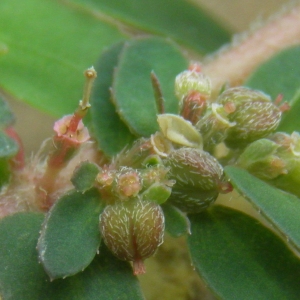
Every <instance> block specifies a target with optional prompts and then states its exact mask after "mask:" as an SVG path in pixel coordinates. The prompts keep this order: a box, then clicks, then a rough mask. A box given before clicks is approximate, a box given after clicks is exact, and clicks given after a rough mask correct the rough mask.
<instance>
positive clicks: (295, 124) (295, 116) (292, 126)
mask: <svg viewBox="0 0 300 300" xmlns="http://www.w3.org/2000/svg"><path fill="white" fill-rule="evenodd" d="M299 87H300V85H299ZM289 104H290V106H291V108H290V110H288V111H286V112H284V113H283V115H282V119H281V122H280V124H279V127H278V129H277V131H284V132H287V133H292V132H293V131H298V132H300V118H299V111H300V89H299V90H297V91H296V94H295V95H294V97H293V98H292V100H291V101H290V103H289Z"/></svg>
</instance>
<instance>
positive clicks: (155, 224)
mask: <svg viewBox="0 0 300 300" xmlns="http://www.w3.org/2000/svg"><path fill="white" fill-rule="evenodd" d="M164 227H165V221H164V215H163V212H162V209H161V207H160V206H159V205H157V204H156V203H154V202H150V201H141V200H131V201H128V202H120V203H117V204H115V205H109V206H107V207H106V208H105V209H104V211H103V213H102V214H101V215H100V231H101V234H102V237H103V239H104V242H105V244H106V245H107V247H108V248H109V249H110V250H111V251H112V253H113V254H114V255H115V256H117V257H118V258H119V259H121V260H126V261H132V262H133V271H134V274H135V275H137V274H143V273H145V268H144V264H143V261H144V259H146V258H148V257H150V256H151V255H153V254H154V252H155V251H156V249H157V248H158V246H159V245H161V244H162V242H163V234H164Z"/></svg>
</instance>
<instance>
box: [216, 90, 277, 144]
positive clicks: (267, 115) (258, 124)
mask: <svg viewBox="0 0 300 300" xmlns="http://www.w3.org/2000/svg"><path fill="white" fill-rule="evenodd" d="M218 102H219V103H220V104H222V105H223V106H224V109H225V110H227V112H228V120H229V121H230V122H232V123H235V126H233V127H231V128H230V129H229V130H228V132H227V138H226V140H225V142H226V144H227V146H229V147H231V148H243V147H245V146H246V145H247V144H249V143H251V142H253V141H255V140H258V139H260V138H263V137H265V136H267V135H269V134H270V133H272V132H273V131H274V130H275V129H276V128H277V126H278V125H279V122H280V120H281V111H280V109H279V108H278V107H277V106H276V105H274V104H273V102H272V101H271V98H270V97H269V96H268V95H266V94H264V93H262V92H260V91H257V90H252V89H249V88H246V87H237V88H230V89H228V90H226V91H225V92H224V93H222V94H221V95H220V96H219V98H218Z"/></svg>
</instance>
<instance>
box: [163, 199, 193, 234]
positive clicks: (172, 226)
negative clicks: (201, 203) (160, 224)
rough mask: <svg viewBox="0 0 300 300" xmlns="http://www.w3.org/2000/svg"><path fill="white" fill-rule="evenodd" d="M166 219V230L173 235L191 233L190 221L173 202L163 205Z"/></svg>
mask: <svg viewBox="0 0 300 300" xmlns="http://www.w3.org/2000/svg"><path fill="white" fill-rule="evenodd" d="M162 209H163V212H164V216H165V220H166V231H167V232H168V233H169V234H170V235H171V236H173V237H179V236H182V235H184V234H190V233H191V230H190V221H189V219H188V217H187V216H186V215H185V214H184V213H183V212H181V211H180V210H179V209H178V208H176V207H175V206H173V205H171V204H168V203H166V204H164V205H162Z"/></svg>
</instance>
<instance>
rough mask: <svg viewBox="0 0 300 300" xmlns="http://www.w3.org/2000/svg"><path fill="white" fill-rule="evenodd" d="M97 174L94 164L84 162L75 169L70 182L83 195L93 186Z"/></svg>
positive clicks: (96, 167)
mask: <svg viewBox="0 0 300 300" xmlns="http://www.w3.org/2000/svg"><path fill="white" fill-rule="evenodd" d="M98 173H99V167H98V166H97V165H96V164H94V163H90V162H88V161H84V162H82V163H81V164H80V165H78V166H77V167H76V168H75V170H74V173H73V176H72V178H71V182H72V183H73V185H74V187H75V189H76V190H77V191H78V192H81V193H84V192H86V191H87V190H89V189H91V188H92V187H93V186H94V183H95V180H96V177H97V174H98Z"/></svg>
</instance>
